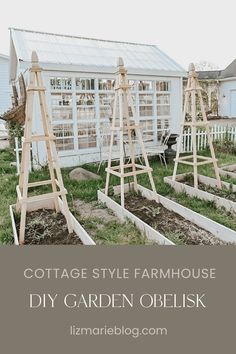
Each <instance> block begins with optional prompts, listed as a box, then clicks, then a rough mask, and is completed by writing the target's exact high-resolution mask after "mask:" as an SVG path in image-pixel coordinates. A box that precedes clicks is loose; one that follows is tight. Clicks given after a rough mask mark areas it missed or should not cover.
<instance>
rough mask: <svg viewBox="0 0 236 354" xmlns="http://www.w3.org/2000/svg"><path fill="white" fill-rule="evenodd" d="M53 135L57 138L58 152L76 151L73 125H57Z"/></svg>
mask: <svg viewBox="0 0 236 354" xmlns="http://www.w3.org/2000/svg"><path fill="white" fill-rule="evenodd" d="M53 133H54V135H55V136H56V148H57V150H58V151H63V150H74V138H73V135H74V131H73V124H55V125H53Z"/></svg>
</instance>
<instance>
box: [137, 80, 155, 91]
mask: <svg viewBox="0 0 236 354" xmlns="http://www.w3.org/2000/svg"><path fill="white" fill-rule="evenodd" d="M138 89H139V91H152V90H153V81H147V80H144V81H139V82H138Z"/></svg>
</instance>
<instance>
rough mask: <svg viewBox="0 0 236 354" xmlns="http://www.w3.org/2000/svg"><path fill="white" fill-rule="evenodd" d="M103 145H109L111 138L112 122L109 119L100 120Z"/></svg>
mask: <svg viewBox="0 0 236 354" xmlns="http://www.w3.org/2000/svg"><path fill="white" fill-rule="evenodd" d="M100 136H101V146H109V145H110V138H111V123H110V121H109V120H104V121H101V122H100Z"/></svg>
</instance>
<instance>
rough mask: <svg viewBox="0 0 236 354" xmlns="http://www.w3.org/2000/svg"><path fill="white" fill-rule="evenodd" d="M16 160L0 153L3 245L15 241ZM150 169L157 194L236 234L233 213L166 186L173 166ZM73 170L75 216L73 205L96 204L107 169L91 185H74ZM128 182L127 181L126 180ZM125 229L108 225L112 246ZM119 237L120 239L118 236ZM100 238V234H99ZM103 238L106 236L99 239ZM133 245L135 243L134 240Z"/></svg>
mask: <svg viewBox="0 0 236 354" xmlns="http://www.w3.org/2000/svg"><path fill="white" fill-rule="evenodd" d="M204 154H205V155H207V154H208V152H207V151H205V152H204ZM217 158H218V159H219V163H220V164H226V163H235V156H233V155H229V154H223V153H218V154H217ZM14 160H15V156H14V154H13V152H12V151H11V150H2V151H0V196H1V197H0V198H1V199H0V201H1V202H0V243H1V244H11V243H12V242H13V238H12V228H11V220H10V215H9V205H10V204H14V203H15V202H16V192H15V188H16V185H17V183H18V176H16V169H15V167H14V166H10V162H11V161H14ZM151 165H152V168H153V177H154V182H155V185H156V188H157V192H158V193H160V194H161V195H164V196H167V197H171V198H172V199H174V200H175V201H176V202H178V203H180V204H182V205H184V206H186V207H188V208H190V209H192V210H194V211H196V212H198V213H200V214H202V215H204V216H207V217H209V218H210V219H212V220H214V221H217V222H219V223H221V224H223V225H225V226H227V227H229V228H231V229H233V230H235V231H236V218H234V217H233V216H232V215H231V214H230V213H228V212H226V211H224V210H223V209H217V208H216V207H215V205H214V204H213V203H212V202H206V201H202V200H200V199H197V198H190V197H188V196H187V195H186V194H183V193H182V194H177V193H175V192H174V190H173V189H172V188H171V187H170V186H168V185H167V184H165V183H164V182H163V178H164V177H165V176H169V175H172V171H173V163H169V164H168V168H167V169H165V167H164V166H162V165H161V164H160V162H159V160H158V159H157V158H153V159H152V160H151ZM83 167H84V168H86V169H88V170H90V171H92V172H95V173H97V165H95V164H86V165H84V166H83ZM72 169H73V168H64V169H62V174H63V179H64V184H65V187H66V188H67V190H68V197H67V198H68V202H69V206H70V209H71V210H72V212H73V202H74V201H75V200H76V199H81V200H84V201H88V202H91V201H95V200H97V190H98V189H101V188H104V185H105V177H106V175H105V170H104V166H103V167H102V168H101V170H100V173H99V174H100V176H101V179H100V180H92V181H81V182H76V181H71V180H70V178H69V172H70V171H71V170H72ZM188 171H191V167H189V166H185V165H179V169H178V173H184V172H188ZM199 173H202V174H206V175H208V176H212V177H214V171H213V169H212V165H204V166H202V167H201V168H199ZM47 178H48V171H47V170H46V169H45V170H44V169H43V170H41V171H37V172H32V173H31V175H30V180H31V181H37V180H42V179H47ZM127 180H128V179H127ZM224 180H227V181H229V182H232V183H236V181H235V180H232V179H225V178H224ZM138 182H139V183H140V184H142V185H143V186H146V187H148V188H149V187H150V186H149V180H148V176H146V175H142V176H138ZM118 183H119V180H118V178H117V177H115V176H111V184H112V185H116V184H118ZM47 188H48V187H47V186H43V187H40V188H37V190H36V191H37V193H40V192H42V191H44V192H45V191H47ZM126 228H127V230H130V233H132V232H134V227H133V225H128V226H126ZM120 229H122V228H121V227H120V226H119V230H118V229H117V230H116V225H115V226H114V223H113V224H110V225H107V229H106V234H107V237H108V238H109V234H110V239H111V240H113V241H112V242H111V243H113V244H114V243H116V237H115V235H116V234H119V232H120V231H121V230H120ZM119 236H120V235H119ZM98 237H99V232H98ZM100 237H104V233H103V234H102V235H100ZM137 239H138V240H139V241H138V243H143V239H142V237H141V236H140V235H137ZM131 243H135V242H134V240H132V242H131Z"/></svg>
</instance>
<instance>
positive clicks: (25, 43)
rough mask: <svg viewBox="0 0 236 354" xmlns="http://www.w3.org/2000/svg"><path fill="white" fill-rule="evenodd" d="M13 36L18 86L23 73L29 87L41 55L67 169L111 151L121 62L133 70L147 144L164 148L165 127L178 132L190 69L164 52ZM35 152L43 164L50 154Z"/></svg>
mask: <svg viewBox="0 0 236 354" xmlns="http://www.w3.org/2000/svg"><path fill="white" fill-rule="evenodd" d="M10 34H11V49H10V80H11V82H12V83H14V82H16V83H17V79H18V76H19V74H20V73H23V74H24V77H25V81H26V83H27V79H28V68H29V66H30V60H31V53H32V51H33V50H35V51H36V52H37V54H38V57H39V60H40V65H41V67H42V68H43V79H44V85H45V86H46V89H47V91H46V95H47V103H48V107H49V113H50V115H51V117H52V125H53V131H54V134H55V136H56V139H57V140H56V143H57V149H58V152H59V156H60V163H61V166H75V165H80V164H83V163H86V162H95V161H96V162H97V161H100V159H101V151H102V149H107V148H108V144H109V134H110V131H109V118H110V117H111V103H112V100H113V96H114V89H113V85H114V78H115V71H116V62H117V58H118V57H122V58H123V59H124V63H125V66H126V69H127V71H128V77H129V80H130V84H131V85H132V88H131V89H132V97H133V100H134V104H135V107H136V110H137V115H138V119H139V121H140V124H141V127H142V133H143V138H144V141H145V137H148V141H149V142H150V141H151V142H152V143H153V144H155V143H157V141H158V140H159V139H160V137H161V135H162V133H163V131H164V130H166V129H170V130H171V132H173V133H178V132H179V127H180V119H181V111H182V78H183V76H184V75H185V71H184V69H183V68H182V67H181V66H179V65H178V64H177V63H176V62H175V61H174V60H172V59H171V58H170V57H168V56H167V55H166V54H164V53H163V52H162V51H161V50H160V49H159V48H158V47H157V46H155V45H144V44H135V43H125V42H115V41H106V40H97V39H90V38H82V37H73V36H67V35H58V34H51V33H43V32H33V31H28V30H20V29H11V30H10ZM34 130H35V132H36V131H37V132H38V131H39V126H37V123H36V126H35V127H34ZM33 150H34V154H36V153H37V158H38V159H39V161H40V163H43V161H44V149H43V148H42V147H41V146H40V145H39V146H37V147H34V146H33Z"/></svg>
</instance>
